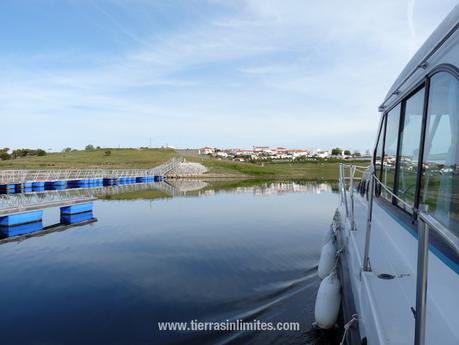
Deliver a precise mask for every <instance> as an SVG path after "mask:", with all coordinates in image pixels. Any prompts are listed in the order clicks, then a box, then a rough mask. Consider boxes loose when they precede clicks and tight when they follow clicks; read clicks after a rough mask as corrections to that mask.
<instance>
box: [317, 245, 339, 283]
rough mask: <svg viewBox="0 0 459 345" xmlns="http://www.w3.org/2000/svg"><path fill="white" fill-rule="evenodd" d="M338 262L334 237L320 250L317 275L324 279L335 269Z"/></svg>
mask: <svg viewBox="0 0 459 345" xmlns="http://www.w3.org/2000/svg"><path fill="white" fill-rule="evenodd" d="M335 263H336V246H335V241H334V238H332V239H330V240H329V241H328V242H327V243H326V244H325V245H324V246H323V247H322V251H321V252H320V259H319V268H318V269H317V275H318V276H319V278H320V279H324V278H325V277H326V276H328V275H329V274H330V272H331V271H332V270H333V267H334V266H335Z"/></svg>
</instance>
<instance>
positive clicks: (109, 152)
mask: <svg viewBox="0 0 459 345" xmlns="http://www.w3.org/2000/svg"><path fill="white" fill-rule="evenodd" d="M111 154H112V151H110V150H107V151H105V152H104V155H105V156H107V157H108V156H110V155H111Z"/></svg>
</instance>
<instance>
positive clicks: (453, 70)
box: [373, 64, 459, 223]
mask: <svg viewBox="0 0 459 345" xmlns="http://www.w3.org/2000/svg"><path fill="white" fill-rule="evenodd" d="M440 72H446V73H449V74H451V75H452V76H453V77H455V78H456V79H457V80H458V81H459V68H457V67H456V66H453V65H451V64H440V65H438V66H436V67H435V68H433V69H432V70H431V71H430V72H429V73H427V74H426V75H425V76H424V77H423V78H422V79H421V80H420V81H419V82H417V83H416V84H415V85H414V86H413V87H412V88H410V89H409V90H408V91H407V92H405V93H404V94H403V96H402V97H401V98H400V100H399V101H398V102H396V103H394V104H393V105H391V107H390V108H387V109H385V110H384V112H383V114H382V117H381V119H382V122H381V125H380V127H381V128H380V130H379V137H378V140H377V141H376V146H375V149H374V157H375V159H374V160H373V167H374V168H376V164H375V162H376V150H377V148H378V147H377V146H378V144H379V139H380V137H381V133H382V131H383V128H382V126H384V136H383V147H382V152H381V154H382V158H381V164H382V163H383V160H384V155H385V146H386V130H387V114H389V113H390V112H391V111H392V110H393V109H394V108H396V107H397V106H399V105H400V119H399V125H398V133H397V153H396V162H395V164H396V169H395V176H394V182H395V184H394V186H393V191H394V194H396V195H397V192H398V184H399V182H398V178H399V170H400V137H401V134H402V124H403V123H404V120H405V110H406V102H407V101H408V100H409V99H410V98H411V97H412V96H413V95H415V94H416V93H417V92H419V91H420V90H422V89H423V88H424V105H423V109H422V111H423V113H422V124H421V136H420V143H419V155H418V166H417V176H416V189H415V194H414V204H413V207H414V208H415V209H418V208H419V201H420V194H421V190H420V186H421V178H422V174H421V171H422V165H423V158H424V144H425V139H426V126H427V115H428V114H427V113H428V108H429V96H430V79H431V78H432V77H433V76H434V75H436V74H437V73H440ZM381 166H382V165H381ZM381 175H382V169H381V174H380V176H377V177H378V179H379V180H380V181H382V178H381V177H382V176H381ZM377 199H378V200H379V201H380V202H383V203H387V204H391V205H393V206H395V208H394V209H397V210H399V211H400V212H402V213H403V214H405V215H406V214H408V215H410V214H409V213H408V212H407V211H405V210H403V209H402V208H400V207H398V206H397V202H396V199H395V197H392V200H391V201H388V200H386V199H384V198H377ZM410 216H411V215H410ZM412 216H413V223H414V220H415V219H414V216H415V215H414V214H413V215H412Z"/></svg>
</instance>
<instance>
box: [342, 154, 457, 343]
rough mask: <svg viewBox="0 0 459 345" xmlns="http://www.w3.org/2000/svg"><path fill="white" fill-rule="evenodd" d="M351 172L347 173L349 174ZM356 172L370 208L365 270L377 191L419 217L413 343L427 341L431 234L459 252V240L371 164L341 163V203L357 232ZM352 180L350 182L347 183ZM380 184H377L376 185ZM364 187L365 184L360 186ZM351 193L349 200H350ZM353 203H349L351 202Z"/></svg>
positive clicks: (368, 256)
mask: <svg viewBox="0 0 459 345" xmlns="http://www.w3.org/2000/svg"><path fill="white" fill-rule="evenodd" d="M346 171H348V173H346ZM356 172H359V173H362V179H361V183H365V184H364V185H363V188H365V190H366V195H367V200H368V209H367V220H366V229H365V248H364V254H363V261H362V266H363V267H362V270H363V271H366V272H370V271H371V265H370V242H371V231H372V229H371V223H372V216H373V199H374V196H375V194H376V192H377V191H378V190H379V191H381V189H384V191H385V193H387V194H389V195H390V197H391V198H393V200H395V201H397V203H399V205H401V206H403V207H404V208H405V210H409V211H410V212H411V214H413V216H414V219H416V220H417V226H418V251H417V266H416V270H417V276H416V310H415V319H416V320H415V336H414V345H424V344H425V332H426V303H427V280H428V258H429V233H430V232H435V233H436V234H437V235H438V236H439V237H440V238H442V239H443V240H444V241H445V242H446V243H448V245H449V246H450V247H451V248H452V249H453V251H454V252H456V253H458V254H459V240H458V239H457V238H455V237H454V238H453V237H452V236H451V235H450V231H449V230H448V229H447V228H446V227H445V226H444V225H442V224H441V223H440V222H438V221H437V220H436V219H435V218H434V217H432V216H431V215H429V214H428V212H427V211H428V210H427V205H421V206H420V207H419V208H418V209H416V208H415V207H413V205H410V204H408V203H407V202H406V201H404V200H403V199H401V198H400V197H399V196H397V195H396V194H394V192H393V191H392V190H391V189H390V188H389V187H388V186H387V185H385V184H384V183H383V182H381V181H380V180H379V179H378V178H377V177H376V175H375V173H374V166H373V165H370V166H368V167H361V166H355V165H351V164H344V163H340V168H339V190H340V198H341V202H342V203H343V204H344V208H345V212H346V217H347V218H348V220H349V221H350V224H351V229H352V230H353V231H356V230H357V229H356V226H355V219H354V181H355V180H356V177H355V174H356ZM347 182H349V183H347ZM377 186H378V187H377ZM361 188H362V185H361ZM348 194H349V200H348ZM349 203H350V205H349Z"/></svg>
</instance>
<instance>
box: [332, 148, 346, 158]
mask: <svg viewBox="0 0 459 345" xmlns="http://www.w3.org/2000/svg"><path fill="white" fill-rule="evenodd" d="M342 152H343V150H341V149H340V148H339V147H337V148H334V149H332V152H331V154H332V156H340V155H341V154H342Z"/></svg>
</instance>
